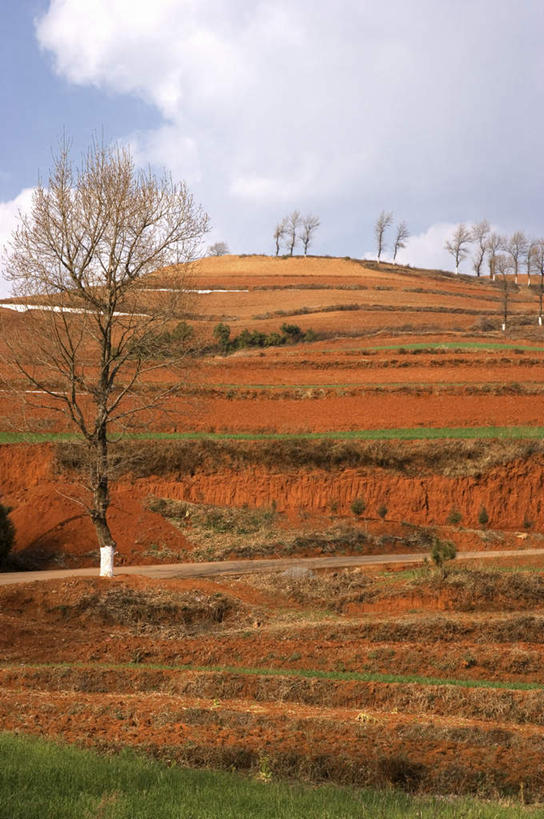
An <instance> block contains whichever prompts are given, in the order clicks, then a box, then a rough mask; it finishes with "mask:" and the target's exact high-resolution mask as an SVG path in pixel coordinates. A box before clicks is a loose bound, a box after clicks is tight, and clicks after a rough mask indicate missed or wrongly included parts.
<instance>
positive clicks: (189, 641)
mask: <svg viewBox="0 0 544 819" xmlns="http://www.w3.org/2000/svg"><path fill="white" fill-rule="evenodd" d="M176 282H177V278H176V271H173V270H169V271H161V272H159V273H157V274H156V275H155V276H154V277H152V278H151V279H150V280H149V281H146V282H145V287H143V288H142V293H141V295H140V294H139V295H138V298H139V301H138V305H139V308H138V309H141V310H142V311H145V309H146V305H149V304H150V303H151V302H153V300H158V299H160V298H161V293H164V292H167V291H168V290H170V289H172V288H175V287H176ZM536 285H538V282H537V283H535V282H533V286H532V288H529V287H528V286H527V282H525V281H520V284H519V286H518V287H517V288H515V289H514V292H512V293H511V295H510V299H509V317H508V322H507V328H506V331H504V332H503V331H502V329H501V324H502V321H503V301H502V292H501V288H500V286H499V285H498V284H496V283H492V282H489V280H487V279H482V280H476V279H471V278H469V277H463V276H461V277H456V276H453V275H451V274H445V273H441V272H439V271H421V270H414V269H410V268H399V267H393V266H391V265H386V264H384V265H380V266H379V267H378V266H377V265H375V264H374V263H371V262H361V261H357V260H350V259H314V258H308V259H297V258H295V259H270V258H267V257H260V256H251V257H245V258H242V257H225V258H221V259H207V260H204V261H203V262H202V263H201V265H200V266H199V267H198V268H196V269H195V270H194V271H192V273H191V280H190V282H186V285H185V286H186V287H188V288H189V289H190V290H191V291H193V292H191V294H190V298H189V300H188V301H187V303H186V309H185V310H184V311H183V312H180V314H179V315H178V317H177V319H179V321H186V322H188V324H189V325H190V326H191V327H192V328H193V331H194V333H195V335H194V337H193V338H194V340H195V341H194V345H193V347H192V349H191V352H190V355H189V357H188V359H187V364H188V365H190V366H188V367H187V368H186V369H185V370H184V371H183V381H182V385H181V388H180V389H179V390H177V391H176V393H175V394H173V395H172V396H171V397H170V398H169V400H168V402H167V406H166V407H165V411H164V412H161V413H158V412H157V411H155V410H153V411H148V412H147V413H143V414H142V415H141V417H140V421H139V424H137V425H134V426H132V427H131V429H130V430H129V436H128V438H127V440H126V442H125V443H122V444H119V445H118V446H116V448H115V474H114V477H115V487H114V489H113V492H112V507H111V526H112V531H113V534H114V536H115V538H116V540H117V543H118V553H117V565H118V567H119V571H120V572H122V567H123V566H126V565H131V564H133V565H139V564H141V563H175V562H184V561H187V560H191V561H202V560H213V559H215V560H217V559H223V558H231V557H237V558H244V559H248V558H251V557H268V556H271V557H272V556H277V557H289V558H292V559H293V560H296V558H297V557H299V556H304V555H319V554H327V555H331V554H340V553H342V554H377V553H383V552H388V553H393V554H402V553H407V552H410V550H412V549H413V550H414V551H418V552H420V551H422V550H425V549H427V550H428V551H429V554H430V550H431V547H432V546H433V543H435V542H436V540H437V539H438V540H439V541H443V540H448V541H453V542H454V543H455V545H456V547H457V549H458V550H459V551H463V550H486V551H488V552H494V551H497V550H501V549H511V550H516V552H517V554H518V555H519V556H515V557H510V558H508V559H503V560H499V559H498V558H494V560H493V566H494V568H493V569H489V568H488V569H483V568H480V567H476V568H473V569H470V570H469V569H461V568H455V569H451V570H450V571H449V572H448V571H447V570H446V571H445V572H444V575H442V574H441V573H440V572H439V571H438V570H436V569H431V568H430V566H427V567H424V568H423V569H420V570H417V571H414V570H412V571H404V570H403V568H402V566H401V565H400V566H398V567H397V569H398V571H396V572H388V573H383V574H379V573H376V572H374V573H372V572H368V571H367V573H364V572H362V571H355V570H346V571H342V572H336V573H328V574H327V573H315V574H312V573H305V572H302V571H300V570H297V569H296V567H293V569H292V570H289V571H288V572H286V573H284V574H281V575H270V576H263V575H255V576H250V577H247V576H245V577H243V578H242V577H235V576H234V577H230V578H228V579H225V578H222V579H221V580H220V581H219V580H217V581H214V580H213V579H212V580H208V581H204V580H199V581H188V580H186V581H182V580H177V581H169V582H167V583H166V582H162V583H159V581H153V580H150V579H144V578H138V577H128V576H125V577H123V576H122V574H121V575H120V576H119V577H118V578H116V579H114V580H113V581H99V580H98V579H96V580H95V579H85V580H84V579H77V580H76V579H73V580H62V581H61V580H57V581H47V582H46V583H43V584H41V585H40V584H28V585H26V586H19V587H17V588H15V587H13V588H11V587H9V586H6V587H3V588H2V589H1V590H0V660H1V665H0V681H1V683H2V685H1V687H0V688H1V692H2V693H1V694H0V722H1V724H2V726H3V727H4V728H5V729H7V730H10V731H19V732H25V733H33V734H40V735H45V736H48V737H53V738H59V737H60V738H65V739H68V740H69V741H73V742H77V743H80V744H84V745H93V746H96V747H98V748H100V749H118V748H120V747H123V746H126V745H129V746H133V747H135V748H138V749H140V750H144V751H145V752H146V753H148V754H151V755H153V756H157V757H162V758H164V759H166V760H167V761H170V762H172V761H176V762H180V763H182V764H188V765H191V766H211V767H215V768H217V767H224V768H230V767H235V768H236V769H237V770H242V771H249V772H251V773H253V774H255V775H256V776H258V777H259V776H260V777H261V778H263V777H264V778H265V780H266V778H267V777H268V778H272V779H275V778H281V777H296V778H298V779H302V780H305V781H309V782H324V781H327V782H334V783H343V784H354V785H368V784H374V785H378V786H380V787H383V786H391V785H392V786H394V787H398V788H401V789H404V790H408V791H417V792H422V793H435V794H452V793H454V794H460V793H474V794H478V795H480V796H485V797H489V798H496V797H499V796H500V797H501V798H502V797H508V798H512V799H514V800H516V801H517V803H518V805H519V804H521V803H523V802H531V803H534V802H543V801H544V778H543V775H542V770H543V762H544V744H543V739H542V712H543V704H544V699H543V698H544V678H543V676H542V662H543V659H544V656H543V651H542V638H541V635H542V628H543V626H544V581H543V566H542V561H541V560H540V561H539V560H537V559H536V558H533V557H532V556H531V555H530V554H524V550H525V549H527V547H530V548H542V543H543V542H544V541H543V538H544V523H543V512H544V505H543V499H542V491H543V487H544V445H543V443H542V438H543V437H544V420H543V419H544V377H543V376H544V330H543V328H542V327H539V326H538V324H537V305H538V298H537V296H538V293H537V288H536ZM37 304H38V305H39V304H40V301H39V300H38V301H37ZM41 304H42V306H43V305H45V306H46V307H51V306H54V305H53V304H52V303H51V301H50V300H49V301H47V300H42V301H41ZM15 305H16V302H12V303H11V304H7V305H4V307H3V308H2V305H0V314H1V317H2V321H3V328H4V333H10V332H13V333H15V332H16V331H17V328H18V327H21V326H22V323H24V321H25V314H24V312H19V309H20V307H18V308H17V309H14V306H15ZM220 322H221V323H226V324H228V325H229V328H230V339H235V338H236V337H237V336H239V335H240V334H241V333H243V332H244V331H247V333H249V334H254V333H255V332H257V333H263V334H270V333H277V334H278V335H277V336H276V342H277V343H276V344H275V345H270V346H259V344H257V345H256V346H255V345H254V346H245V347H241V348H238V349H234V348H229V351H225V350H223V351H222V350H221V349H220V347H219V346H218V343H217V338H216V337H215V336H214V328H215V327H216V326H217V324H218V323H220ZM284 324H287V325H297V326H298V328H299V330H300V333H299V332H298V331H296V332H295V331H292V330H290V331H285V330H282V325H284ZM174 326H175V323H173V327H172V329H173V328H174ZM309 331H311V332H309ZM286 332H287V336H286ZM247 333H246V339H247ZM282 333H283V334H284V337H283V340H282V341H281V343H280V342H279V341H278V338H280V339H281V334H282ZM302 333H307V334H309V335H307V336H305V337H306V338H309V339H310V340H306V341H301V340H300V339H301V338H302ZM254 337H255V336H254ZM4 338H5V335H4ZM297 339H298V340H297ZM263 344H264V342H263ZM234 346H236V345H234ZM2 352H3V350H1V349H0V362H2V363H1V364H0V378H2V379H3V383H2V389H3V391H2V392H0V443H1V445H0V480H1V489H2V492H3V497H2V500H3V501H4V502H7V503H9V505H10V506H12V507H13V511H12V513H11V516H12V519H13V520H14V522H15V525H16V528H17V546H16V558H17V560H19V561H21V562H22V563H23V564H24V565H26V566H27V567H32V568H39V567H45V566H48V567H61V566H64V567H75V566H91V565H96V562H97V550H96V543H95V538H94V534H93V531H92V527H91V525H90V523H89V521H88V519H87V518H86V516H85V514H84V513H83V511H82V509H81V505H80V504H78V503H77V501H79V502H81V501H82V500H83V499H84V491H85V490H84V482H85V481H84V479H85V456H84V452H83V451H82V449H81V447H80V446H78V442H77V440H75V439H73V438H70V436H69V434H68V433H69V431H70V430H69V427H68V425H67V424H66V423H65V421H64V420H63V418H62V416H60V415H57V414H55V415H52V414H51V411H50V410H51V408H50V406H49V404H48V398H47V396H44V395H43V394H42V393H34V392H26V391H25V390H26V389H27V388H25V387H24V385H23V383H22V382H21V381H20V379H19V378H18V377H17V376H16V375H15V374H14V373H13V372H12V371H9V370H8V369H7V366H6V364H5V361H4V358H3V357H2V355H1V354H2ZM31 358H32V351H29V360H31ZM41 374H42V375H43V373H41ZM178 378H179V373H177V372H174V371H173V370H172V371H169V370H166V371H164V370H163V371H159V370H156V371H151V372H150V373H149V374H148V376H147V377H146V379H145V380H144V382H143V384H142V385H141V394H140V396H138V398H140V397H143V398H145V397H146V396H153V395H156V394H157V393H158V391H160V390H163V389H164V388H165V387H166V388H170V387H173V386H174V385H175V384H176V383H177V382H178ZM54 386H55V385H54V383H53V382H51V387H52V388H54ZM21 419H24V422H25V424H26V427H25V429H24V430H23V429H22V427H21V423H20V422H21ZM25 435H29V436H30V437H28V438H27V439H26V440H25V437H24V436H25ZM32 436H34V437H32ZM74 499H75V500H76V503H74ZM487 563H488V565H489V564H490V563H491V561H487ZM459 565H461V564H459ZM21 704H24V708H22V707H21ZM520 810H521V808H520ZM437 815H439V814H437Z"/></svg>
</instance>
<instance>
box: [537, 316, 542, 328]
mask: <svg viewBox="0 0 544 819" xmlns="http://www.w3.org/2000/svg"><path fill="white" fill-rule="evenodd" d="M538 326H539V327H542V316H539V317H538Z"/></svg>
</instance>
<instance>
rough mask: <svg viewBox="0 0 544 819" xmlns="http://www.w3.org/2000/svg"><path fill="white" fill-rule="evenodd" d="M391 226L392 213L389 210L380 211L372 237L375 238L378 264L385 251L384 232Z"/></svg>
mask: <svg viewBox="0 0 544 819" xmlns="http://www.w3.org/2000/svg"><path fill="white" fill-rule="evenodd" d="M392 224H393V213H392V211H390V210H382V212H381V213H380V215H379V216H378V218H377V219H376V224H375V225H374V235H375V236H376V249H377V253H378V262H379V261H380V260H381V258H382V253H383V251H384V250H385V232H386V230H388V229H389V228H390V227H391V225H392Z"/></svg>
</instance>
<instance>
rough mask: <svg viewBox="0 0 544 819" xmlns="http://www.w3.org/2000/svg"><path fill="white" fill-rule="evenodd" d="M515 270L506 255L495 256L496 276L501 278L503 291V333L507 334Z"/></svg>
mask: <svg viewBox="0 0 544 819" xmlns="http://www.w3.org/2000/svg"><path fill="white" fill-rule="evenodd" d="M512 269H513V263H512V259H511V257H510V256H508V254H506V253H498V254H497V255H496V256H495V275H498V276H500V282H501V290H502V313H503V316H502V331H503V333H505V332H506V328H507V326H508V301H509V297H510V291H511V289H512V284H511V282H510V273H511V271H512Z"/></svg>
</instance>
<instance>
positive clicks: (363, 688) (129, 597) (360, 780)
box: [0, 568, 544, 803]
mask: <svg viewBox="0 0 544 819" xmlns="http://www.w3.org/2000/svg"><path fill="white" fill-rule="evenodd" d="M60 601H63V602H62V604H61V605H59V603H60ZM543 602H544V581H543V577H542V572H541V571H538V572H535V571H525V572H508V573H507V572H498V571H496V570H495V571H493V570H489V571H486V570H483V569H476V570H467V569H455V570H452V571H451V572H450V573H449V574H448V576H447V577H446V578H445V579H441V578H440V576H439V575H438V574H437V573H436V572H434V571H433V570H431V569H430V568H426V569H422V570H418V571H417V572H410V573H403V572H401V573H399V574H395V573H387V574H375V575H371V576H369V575H365V574H364V573H362V572H361V571H359V570H350V571H340V572H330V573H318V574H315V573H311V572H300V571H297V570H288V571H287V572H284V573H281V574H267V575H266V574H264V575H263V574H260V575H254V576H243V577H236V576H233V577H231V578H229V579H224V578H223V579H221V580H217V581H211V580H206V581H203V580H195V581H175V580H173V581H168V582H166V583H164V582H161V581H149V580H148V581H145V580H144V579H143V578H122V577H120V578H117V579H116V580H114V581H110V582H105V581H99V580H92V579H86V580H81V579H79V580H78V579H72V580H64V581H49V582H47V583H44V584H40V585H38V584H29V585H27V586H22V587H11V588H10V587H4V588H3V589H1V590H0V603H1V612H2V614H1V615H0V617H1V620H2V623H1V625H2V632H1V633H2V634H3V635H4V636H3V637H2V638H1V646H2V654H3V664H2V666H1V667H0V681H1V684H2V685H1V688H2V695H1V696H0V713H1V716H2V722H3V724H4V726H5V727H6V728H8V729H9V730H17V731H23V732H28V733H39V734H44V735H46V736H50V737H54V738H56V737H63V738H65V739H68V740H70V741H75V742H79V743H83V744H86V745H96V746H97V747H99V748H101V749H118V748H119V747H121V746H127V745H129V746H133V747H136V748H138V749H139V750H142V751H145V752H146V753H148V754H150V755H152V756H155V757H158V758H162V759H168V760H170V761H171V762H172V761H175V762H178V763H180V764H183V765H191V766H197V767H201V766H205V767H208V766H211V767H216V768H217V767H221V768H227V769H228V768H232V767H234V768H236V769H237V770H241V771H248V772H250V773H253V774H254V775H255V776H257V777H258V776H259V775H260V774H262V771H263V765H264V764H265V763H264V762H263V760H264V759H265V758H266V771H267V775H268V776H269V777H270V778H272V779H275V778H284V777H296V778H297V779H301V780H304V781H307V782H314V783H319V782H324V781H327V782H336V783H343V784H355V785H369V784H372V785H378V786H386V785H393V786H395V787H398V788H401V789H404V790H407V791H410V792H417V793H428V792H432V793H441V794H452V793H455V794H460V793H473V794H478V795H480V796H486V797H488V798H498V797H505V796H509V797H515V798H517V799H519V798H521V799H522V800H523V801H525V802H528V803H534V802H536V801H539V800H542V799H544V781H543V780H542V777H541V774H540V771H541V769H542V761H543V757H542V755H543V753H544V751H543V748H542V738H541V730H542V701H543V697H544V688H543V686H542V681H541V676H540V669H541V667H542V660H543V659H544V656H543V652H542V641H541V631H542V623H543V621H544V606H543ZM469 604H470V605H469ZM407 606H408V608H407ZM440 609H442V610H440ZM468 609H470V612H467V610H468ZM523 609H526V610H528V611H526V612H525V613H522V610H523ZM8 625H9V632H10V634H11V635H12V638H11V639H8V637H7V634H8V629H7V628H6V626H8ZM105 627H106V630H105ZM53 635H54V639H53ZM15 703H17V707H15ZM22 705H23V706H24V707H21V706H22Z"/></svg>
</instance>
